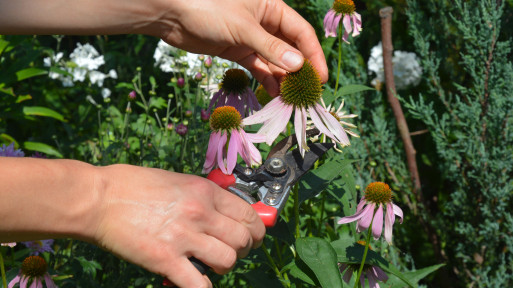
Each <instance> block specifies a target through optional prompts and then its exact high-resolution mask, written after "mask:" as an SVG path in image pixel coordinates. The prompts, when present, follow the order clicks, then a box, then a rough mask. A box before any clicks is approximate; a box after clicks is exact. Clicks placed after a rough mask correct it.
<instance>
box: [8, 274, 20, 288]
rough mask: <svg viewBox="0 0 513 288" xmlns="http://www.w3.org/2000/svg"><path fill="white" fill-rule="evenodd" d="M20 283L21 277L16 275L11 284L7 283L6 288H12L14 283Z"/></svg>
mask: <svg viewBox="0 0 513 288" xmlns="http://www.w3.org/2000/svg"><path fill="white" fill-rule="evenodd" d="M19 282H21V276H20V274H18V275H16V277H14V278H13V279H12V280H11V282H9V285H7V288H12V287H14V285H16V283H19ZM20 287H21V283H20Z"/></svg>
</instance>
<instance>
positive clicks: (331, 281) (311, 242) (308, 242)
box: [296, 237, 342, 288]
mask: <svg viewBox="0 0 513 288" xmlns="http://www.w3.org/2000/svg"><path fill="white" fill-rule="evenodd" d="M296 251H297V253H298V255H299V257H300V258H301V260H303V261H304V262H305V264H306V265H308V267H309V268H310V269H312V271H313V272H314V274H315V276H316V277H317V280H318V281H319V283H320V284H321V286H322V287H328V288H330V287H342V277H341V276H340V271H339V270H338V261H337V253H336V252H335V249H333V247H332V246H331V245H330V243H329V242H328V241H326V240H324V239H321V238H315V237H312V238H300V239H297V240H296Z"/></svg>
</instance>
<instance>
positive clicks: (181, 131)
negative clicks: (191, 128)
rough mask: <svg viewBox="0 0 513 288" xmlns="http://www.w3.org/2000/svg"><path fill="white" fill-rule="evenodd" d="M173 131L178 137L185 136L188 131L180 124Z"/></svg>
mask: <svg viewBox="0 0 513 288" xmlns="http://www.w3.org/2000/svg"><path fill="white" fill-rule="evenodd" d="M175 130H176V133H178V135H180V136H185V134H187V131H188V129H187V126H186V125H184V124H182V123H180V124H178V125H176V128H175Z"/></svg>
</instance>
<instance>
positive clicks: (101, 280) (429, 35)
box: [0, 0, 513, 287]
mask: <svg viewBox="0 0 513 288" xmlns="http://www.w3.org/2000/svg"><path fill="white" fill-rule="evenodd" d="M286 2H287V3H288V4H289V5H291V6H292V7H293V8H295V9H296V10H297V11H298V12H299V13H300V14H302V15H303V16H304V17H305V18H306V19H307V20H308V21H309V22H310V23H311V24H312V25H313V26H314V27H315V28H316V31H317V32H318V36H319V39H321V41H322V45H323V49H324V51H325V54H326V57H327V60H328V66H329V67H330V71H331V75H330V76H331V77H330V82H329V83H328V85H326V87H325V89H327V90H328V91H329V89H331V88H330V87H333V86H334V85H333V83H334V82H335V80H334V78H335V77H336V68H335V67H336V66H337V63H336V61H337V46H336V45H337V44H336V41H334V39H333V38H328V39H326V38H324V32H323V29H322V20H323V18H324V15H325V13H326V11H327V10H328V9H329V8H330V5H331V3H332V1H328V0H308V1H300V0H290V1H286ZM356 5H357V10H358V11H359V12H360V13H361V14H362V19H363V27H364V30H363V32H362V34H361V35H360V36H359V37H357V38H356V39H353V41H352V43H353V44H351V45H344V46H343V64H342V71H343V74H342V75H341V76H340V81H341V86H342V87H344V86H345V85H349V84H365V85H370V80H371V78H372V76H369V73H368V70H367V67H366V66H367V60H368V58H369V55H370V49H371V48H372V47H373V46H375V45H376V44H378V42H379V41H380V40H381V35H380V18H379V13H378V12H379V9H380V8H383V7H385V6H392V7H393V8H394V16H393V44H394V48H395V49H398V50H402V51H411V52H415V53H416V54H417V56H418V57H419V58H420V60H421V66H422V68H423V80H422V82H421V84H420V85H419V86H417V87H413V88H410V89H408V90H405V91H400V93H399V95H398V97H399V98H400V100H401V104H402V108H403V110H404V112H405V114H406V118H407V121H408V125H409V128H410V131H411V132H414V131H426V132H425V133H422V134H419V135H415V136H412V138H413V142H414V146H415V149H416V151H417V161H418V164H419V172H420V176H421V182H422V193H423V196H424V197H423V198H424V199H425V200H424V202H421V203H420V202H417V200H416V197H415V195H414V194H413V189H412V183H411V181H410V176H409V175H410V174H409V171H408V168H407V165H406V161H405V160H406V158H405V153H404V148H403V145H402V142H401V140H400V137H399V134H398V131H397V129H396V124H395V119H394V116H393V114H392V113H391V109H390V106H389V104H388V102H387V101H386V93H385V91H386V90H385V89H386V87H382V89H381V90H380V91H379V90H378V91H364V92H359V93H356V94H351V95H348V96H345V103H346V106H345V107H346V109H348V110H349V111H350V113H354V114H358V115H359V117H358V118H357V120H356V123H355V124H356V125H357V126H358V133H359V135H360V138H359V139H355V138H353V140H352V145H351V146H350V147H349V148H346V149H345V150H344V153H343V154H342V155H340V156H337V157H338V158H337V159H336V161H349V162H344V163H346V164H348V163H350V165H352V166H347V167H348V168H345V170H344V171H343V172H344V173H345V174H344V175H352V176H354V179H355V180H354V183H352V182H351V181H350V179H353V178H352V177H349V176H347V177H346V178H344V179H342V180H343V181H342V180H340V181H338V182H337V181H334V182H332V183H330V184H329V185H326V187H325V188H326V189H325V191H326V193H328V195H330V196H329V198H328V200H327V201H323V200H322V199H321V198H318V197H317V198H316V197H313V198H312V199H309V200H308V201H306V202H305V203H304V204H303V205H302V206H301V209H302V215H305V216H301V217H302V218H301V223H305V224H304V227H302V229H303V231H305V234H306V235H311V234H314V235H316V234H318V233H321V234H323V235H328V236H327V237H326V238H327V239H329V240H331V241H335V240H337V239H336V237H335V236H334V234H333V232H331V230H329V228H319V229H317V228H316V227H323V226H322V225H319V226H316V222H317V221H320V222H319V223H321V222H322V221H331V222H330V223H333V222H334V219H335V217H340V216H343V215H347V214H348V213H350V212H351V211H352V210H351V209H354V207H340V206H337V205H335V204H334V203H336V202H337V201H335V200H336V199H337V197H352V198H355V197H356V192H357V191H358V190H361V189H362V187H365V186H366V185H367V184H368V183H369V182H371V181H385V182H387V183H389V184H391V187H392V188H393V190H394V192H395V195H396V196H397V197H396V198H395V202H397V203H398V205H399V206H401V207H402V208H403V210H404V211H405V220H404V223H403V224H402V225H395V227H394V228H395V229H394V243H395V246H387V245H386V244H384V243H382V244H380V245H381V251H383V252H382V256H386V258H387V259H388V260H389V261H391V262H392V263H393V264H394V265H396V266H397V267H400V269H401V270H403V271H415V270H416V269H417V268H418V267H426V266H430V265H435V264H440V263H446V264H447V265H446V266H445V267H444V268H441V269H440V270H439V271H438V272H437V273H434V274H432V276H430V277H428V278H426V279H425V280H423V282H422V283H423V285H426V286H428V287H448V286H447V283H451V287H475V286H477V287H510V286H513V276H512V275H513V265H512V263H513V253H512V250H513V235H512V233H513V232H512V231H513V217H512V215H511V212H510V211H509V210H510V209H509V208H510V207H513V180H512V176H513V131H512V125H513V111H512V109H513V88H512V83H513V64H512V59H513V55H512V52H511V48H512V45H513V1H511V0H508V1H500V0H497V1H492V0H467V1H445V0H424V1H419V0H407V1H403V0H389V1H381V0H366V1H356ZM157 41H158V39H154V38H150V37H146V36H136V35H129V36H97V37H71V36H67V37H64V38H60V37H51V36H38V37H32V36H0V140H1V141H2V142H3V143H10V142H11V141H13V140H14V141H16V143H17V145H19V147H21V148H23V149H24V150H25V151H26V152H28V151H31V150H32V151H41V152H44V153H47V154H48V155H50V156H51V157H55V158H60V157H65V158H74V159H79V160H83V161H87V162H90V163H94V164H97V165H108V164H110V163H113V162H124V163H132V164H137V165H144V166H152V167H160V168H164V169H170V170H174V171H184V172H188V173H199V170H200V167H201V164H202V160H201V159H202V157H203V154H204V151H203V150H201V149H199V148H201V147H204V146H205V145H206V143H207V142H206V141H207V138H206V137H205V135H204V134H205V133H201V132H199V131H200V129H208V128H207V127H208V125H207V124H205V123H202V122H201V121H199V120H197V119H195V118H194V117H193V118H191V119H188V118H187V117H186V116H185V114H184V112H185V110H190V109H192V110H194V111H195V112H197V111H199V109H201V108H203V107H204V106H205V103H195V102H194V101H193V100H194V99H195V97H196V95H195V94H194V91H195V90H194V88H195V87H196V85H197V84H195V83H194V82H193V81H192V80H190V79H187V80H188V84H187V85H186V88H185V90H180V89H178V87H177V86H176V81H175V80H176V79H170V74H169V73H163V72H161V71H160V70H159V69H158V68H156V67H154V65H153V58H152V55H153V52H154V49H155V47H156V44H157ZM77 42H80V43H85V42H89V43H92V44H93V45H94V46H95V47H97V48H99V51H100V54H102V55H104V56H105V62H106V64H105V66H104V67H103V68H102V69H104V71H108V70H109V69H110V68H114V69H116V70H117V72H118V75H119V79H117V80H115V81H114V80H112V79H110V80H106V85H108V86H110V87H114V89H113V94H112V96H111V97H110V99H109V100H108V101H104V100H103V99H102V97H101V96H100V93H99V88H97V87H95V86H91V85H86V84H83V85H76V86H74V87H73V88H67V89H63V88H62V86H61V84H60V83H59V82H58V81H52V80H51V79H50V78H48V77H47V76H46V74H48V72H49V70H48V68H46V67H44V66H43V62H42V61H43V60H42V59H43V58H44V57H47V56H49V55H51V54H52V53H53V52H54V51H66V52H67V53H68V54H69V52H71V51H72V50H73V48H74V47H75V45H76V43H77ZM150 76H151V77H150ZM178 76H180V75H175V77H178ZM134 83H135V84H136V85H137V83H140V87H139V88H140V89H141V93H142V94H144V96H145V97H146V100H147V101H146V103H143V102H139V101H138V102H135V103H131V106H130V107H131V109H132V110H134V113H133V114H130V113H125V111H126V108H127V107H128V103H129V101H128V99H127V94H128V93H129V92H130V91H131V90H132V89H133V88H134ZM189 88H190V90H189ZM170 94H172V95H170ZM88 95H91V96H92V97H93V98H94V99H95V100H96V102H97V103H98V105H97V106H94V105H92V104H90V103H89V102H88V101H87V100H86V97H87V96H88ZM180 97H183V98H180ZM179 98H180V99H179ZM337 101H340V99H338V100H337ZM168 107H170V108H168ZM155 113H156V115H157V116H158V117H157V116H156V117H153V116H154V115H155ZM127 115H128V116H127ZM148 115H151V117H150V116H148ZM126 117H128V120H127V118H126ZM164 119H166V120H165V121H166V123H167V122H168V121H169V122H171V121H176V123H179V122H182V121H184V120H188V121H189V122H190V128H189V130H190V131H197V132H192V133H191V134H190V135H188V136H187V137H189V138H188V139H189V140H188V141H192V142H194V143H196V145H186V141H185V140H184V139H182V138H180V136H178V135H176V134H175V133H171V132H168V131H167V130H166V129H165V124H166V123H159V121H161V120H162V121H164ZM126 123H129V124H126ZM126 125H129V126H128V128H127V126H126ZM205 125H207V126H205ZM195 128H196V129H195ZM189 143H190V142H189ZM262 149H265V147H263V148H262ZM27 154H30V152H28V153H27ZM184 155H186V156H184ZM184 157H187V159H184ZM341 163H342V162H341ZM348 165H349V164H348ZM349 167H353V169H351V168H349ZM348 183H349V184H348ZM352 184H354V185H352ZM337 185H338V186H337ZM344 185H345V186H344ZM351 185H352V186H355V188H354V189H353V188H352V187H349V186H351ZM339 186H344V187H345V188H344V191H346V193H345V194H344V195H339V194H337V192H334V191H338V190H337V188H340V187H339ZM360 196H361V195H358V199H359V197H360ZM353 200H355V199H353ZM321 204H322V206H321ZM319 207H323V208H325V209H326V212H324V211H323V212H321V209H320V208H319ZM341 211H342V212H341ZM285 212H286V211H285ZM323 213H325V214H323ZM319 214H320V215H321V216H320V220H319V219H317V218H315V217H313V216H311V217H310V216H308V215H317V216H316V217H318V216H319ZM285 215H289V214H287V213H285ZM291 219H292V218H291ZM328 226H329V225H328ZM289 228H290V229H292V228H291V227H287V226H286V225H285V226H284V227H280V228H279V229H283V230H287V229H289ZM279 229H277V230H278V231H270V234H272V235H274V236H275V237H276V238H277V239H280V240H279V243H278V244H276V243H273V242H271V243H268V245H269V244H270V245H271V246H273V245H275V244H276V245H275V246H273V247H274V248H271V250H272V251H271V253H274V255H277V254H280V253H277V251H280V249H282V250H286V249H285V248H286V247H287V245H288V244H292V243H290V242H291V241H293V240H291V239H290V238H289V237H290V233H284V232H283V231H281V232H280V231H279ZM287 231H288V230H287ZM346 232H348V231H346ZM291 233H292V232H291ZM330 233H332V234H330ZM330 235H331V236H330ZM330 237H333V238H330ZM321 244H322V243H321ZM321 244H319V245H321ZM59 245H60V246H59V247H57V248H58V250H57V253H56V255H55V259H54V260H55V262H54V263H55V266H54V267H52V269H54V270H59V272H61V273H62V271H67V272H68V273H69V274H70V275H74V277H73V278H69V279H64V280H62V282H61V283H60V284H61V287H139V286H140V287H146V286H141V285H143V284H144V285H148V283H150V285H156V286H158V285H160V281H161V278H159V277H157V276H155V275H152V274H150V273H148V272H146V271H144V270H141V269H139V268H137V267H135V266H133V265H131V264H128V263H125V262H122V261H119V260H118V259H117V258H115V257H114V256H112V255H110V254H108V253H105V252H103V251H101V250H99V249H97V248H96V247H93V246H90V245H84V244H80V245H78V244H77V243H76V242H73V241H70V242H61V243H60V244H59ZM322 245H324V244H322ZM283 247H285V248H283ZM273 249H274V250H273ZM302 251H306V250H302ZM307 252H308V251H306V252H305V253H307ZM72 254H76V255H87V257H85V258H84V257H82V258H73V257H70V255H72ZM280 255H282V254H280ZM283 255H284V257H285V258H287V257H289V258H293V255H288V254H287V253H285V254H283ZM21 256H22V255H21ZM21 256H20V255H17V256H15V255H13V257H12V258H11V259H15V258H16V259H17V258H19V257H21ZM265 259H266V255H264V253H263V252H262V251H260V250H258V251H255V252H254V253H253V254H252V255H250V257H249V258H248V259H246V260H244V261H241V262H242V263H241V264H240V265H238V266H237V267H236V269H235V270H234V272H233V273H232V274H230V275H229V276H225V277H218V276H213V277H214V278H213V280H214V281H215V282H216V283H217V285H218V286H219V287H230V286H240V285H248V283H259V284H260V285H264V284H265V285H268V287H276V286H278V285H281V284H280V282H278V281H277V280H276V279H274V278H272V277H270V276H269V275H272V272H271V273H269V271H267V272H262V271H263V270H251V271H249V270H248V267H249V266H251V265H258V264H255V263H264V262H265ZM283 261H284V263H286V259H285V260H283ZM7 264H8V265H9V264H11V265H13V266H15V263H14V262H11V263H9V262H8V263H7ZM68 264H69V265H68ZM248 265H249V266H248ZM15 272H16V271H14V272H12V271H11V273H15ZM77 273H79V274H80V273H84V275H85V274H87V275H88V277H80V275H79V274H77ZM412 273H414V272H412ZM126 275H130V277H127V276H126ZM241 275H242V276H243V277H242V276H241ZM64 277H65V276H64ZM298 277H299V276H298ZM391 283H399V282H393V280H392V282H391ZM312 284H313V283H312ZM398 285H402V284H398ZM260 287H263V286H260ZM394 287H395V286H394Z"/></svg>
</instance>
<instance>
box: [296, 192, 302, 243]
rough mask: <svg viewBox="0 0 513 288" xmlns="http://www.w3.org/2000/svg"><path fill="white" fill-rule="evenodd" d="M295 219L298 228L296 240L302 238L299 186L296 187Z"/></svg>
mask: <svg viewBox="0 0 513 288" xmlns="http://www.w3.org/2000/svg"><path fill="white" fill-rule="evenodd" d="M294 219H295V226H296V239H299V238H301V233H300V231H299V187H298V184H296V185H294Z"/></svg>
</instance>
